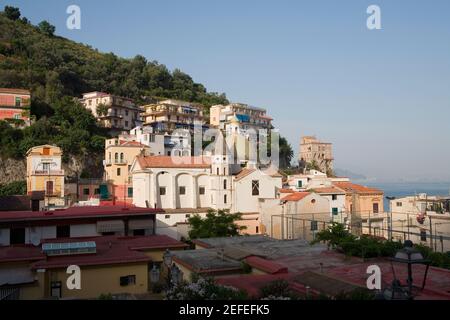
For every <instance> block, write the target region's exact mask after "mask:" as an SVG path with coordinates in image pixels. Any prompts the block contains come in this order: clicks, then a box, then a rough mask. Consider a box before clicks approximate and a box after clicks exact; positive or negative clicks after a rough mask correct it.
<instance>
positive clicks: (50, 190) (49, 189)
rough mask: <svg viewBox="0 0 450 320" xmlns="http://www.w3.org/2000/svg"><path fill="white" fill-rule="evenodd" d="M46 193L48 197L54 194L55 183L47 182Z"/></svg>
mask: <svg viewBox="0 0 450 320" xmlns="http://www.w3.org/2000/svg"><path fill="white" fill-rule="evenodd" d="M45 191H46V194H47V195H52V194H53V181H47V182H46V183H45Z"/></svg>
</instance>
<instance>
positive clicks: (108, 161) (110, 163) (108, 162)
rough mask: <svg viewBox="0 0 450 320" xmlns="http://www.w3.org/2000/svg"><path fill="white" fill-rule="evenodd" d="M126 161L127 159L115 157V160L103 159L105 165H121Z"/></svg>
mask: <svg viewBox="0 0 450 320" xmlns="http://www.w3.org/2000/svg"><path fill="white" fill-rule="evenodd" d="M127 163H128V161H127V160H120V159H117V160H105V165H107V166H110V165H113V164H119V165H122V164H127Z"/></svg>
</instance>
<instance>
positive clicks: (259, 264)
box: [245, 256, 288, 274]
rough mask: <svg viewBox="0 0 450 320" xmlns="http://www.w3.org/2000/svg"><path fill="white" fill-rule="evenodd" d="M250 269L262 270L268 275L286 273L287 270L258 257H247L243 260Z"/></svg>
mask: <svg viewBox="0 0 450 320" xmlns="http://www.w3.org/2000/svg"><path fill="white" fill-rule="evenodd" d="M245 262H247V263H248V264H249V265H250V266H251V267H253V268H256V269H259V270H262V271H264V272H266V273H269V274H278V273H287V272H288V268H286V267H285V266H283V265H281V264H279V263H276V262H274V261H270V260H267V259H264V258H260V257H255V256H252V257H248V258H246V259H245Z"/></svg>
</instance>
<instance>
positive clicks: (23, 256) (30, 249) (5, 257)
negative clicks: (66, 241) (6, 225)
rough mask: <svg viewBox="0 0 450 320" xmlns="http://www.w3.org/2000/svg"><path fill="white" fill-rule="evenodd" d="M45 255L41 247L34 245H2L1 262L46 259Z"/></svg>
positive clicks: (0, 251) (0, 248) (0, 249)
mask: <svg viewBox="0 0 450 320" xmlns="http://www.w3.org/2000/svg"><path fill="white" fill-rule="evenodd" d="M44 258H45V255H44V254H43V253H42V252H41V248H40V247H35V246H33V245H13V246H7V247H1V246H0V263H3V262H17V261H33V260H41V259H44Z"/></svg>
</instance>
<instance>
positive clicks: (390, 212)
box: [386, 196, 396, 240]
mask: <svg viewBox="0 0 450 320" xmlns="http://www.w3.org/2000/svg"><path fill="white" fill-rule="evenodd" d="M386 199H387V200H389V215H390V217H389V218H388V220H389V229H388V234H389V240H392V203H391V201H392V200H395V199H396V198H395V197H388V196H386Z"/></svg>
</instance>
